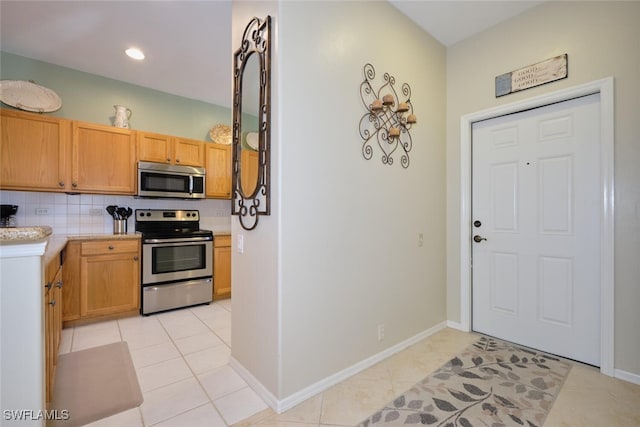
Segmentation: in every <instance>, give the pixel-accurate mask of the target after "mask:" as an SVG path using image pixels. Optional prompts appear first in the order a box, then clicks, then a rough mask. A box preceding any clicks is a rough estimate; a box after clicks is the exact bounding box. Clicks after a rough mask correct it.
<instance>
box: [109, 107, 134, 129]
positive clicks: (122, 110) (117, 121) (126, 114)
mask: <svg viewBox="0 0 640 427" xmlns="http://www.w3.org/2000/svg"><path fill="white" fill-rule="evenodd" d="M113 108H115V109H116V116H115V118H114V119H113V125H114V126H115V127H118V128H125V129H129V119H130V118H131V110H130V109H128V108H127V107H125V106H124V105H114V106H113Z"/></svg>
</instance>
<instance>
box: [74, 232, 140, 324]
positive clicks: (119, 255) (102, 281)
mask: <svg viewBox="0 0 640 427" xmlns="http://www.w3.org/2000/svg"><path fill="white" fill-rule="evenodd" d="M65 265H68V268H67V274H66V277H68V282H69V283H67V286H66V288H65V294H64V295H65V300H64V304H63V320H65V321H72V320H78V319H85V318H96V317H102V316H109V315H115V314H122V313H129V312H135V311H137V310H139V308H140V240H139V239H113V240H86V241H72V242H70V243H69V245H68V248H67V262H66V263H65Z"/></svg>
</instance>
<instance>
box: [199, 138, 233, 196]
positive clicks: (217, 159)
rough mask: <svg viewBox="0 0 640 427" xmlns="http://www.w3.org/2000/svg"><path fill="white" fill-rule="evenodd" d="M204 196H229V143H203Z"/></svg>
mask: <svg viewBox="0 0 640 427" xmlns="http://www.w3.org/2000/svg"><path fill="white" fill-rule="evenodd" d="M205 160H206V163H205V168H206V170H207V178H206V179H207V180H206V184H205V190H206V196H207V197H210V198H218V199H230V198H231V145H222V144H214V143H207V144H205Z"/></svg>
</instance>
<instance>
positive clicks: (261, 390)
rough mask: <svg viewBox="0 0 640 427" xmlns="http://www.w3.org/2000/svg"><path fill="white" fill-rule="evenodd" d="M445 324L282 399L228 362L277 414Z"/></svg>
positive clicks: (439, 328) (445, 325)
mask: <svg viewBox="0 0 640 427" xmlns="http://www.w3.org/2000/svg"><path fill="white" fill-rule="evenodd" d="M447 326H448V325H447V322H441V323H438V324H437V325H435V326H433V327H431V328H429V329H427V330H425V331H422V332H420V333H419V334H417V335H414V336H413V337H410V338H408V339H406V340H404V341H402V342H400V343H398V344H396V345H394V346H392V347H389V348H387V349H386V350H383V351H381V352H380V353H377V354H374V355H373V356H371V357H369V358H367V359H364V360H362V361H360V362H358V363H356V364H355V365H352V366H350V367H348V368H346V369H343V370H342V371H340V372H337V373H335V374H333V375H330V376H328V377H326V378H324V379H322V380H320V381H318V382H316V383H314V384H312V385H310V386H309V387H306V388H304V389H302V390H300V391H298V392H296V393H294V394H292V395H290V396H288V397H286V398H284V399H281V400H278V399H277V398H276V396H274V395H273V393H271V392H270V391H269V390H267V389H266V388H265V387H264V386H263V385H262V384H261V383H260V381H258V380H257V379H256V378H255V377H254V376H253V375H252V374H251V373H250V372H249V371H247V370H246V369H245V368H244V367H243V366H242V365H241V364H240V363H239V362H238V361H237V360H236V359H234V358H233V357H232V358H231V360H230V362H229V363H230V365H231V367H232V368H234V369H235V370H236V372H237V373H238V375H240V376H241V377H242V378H243V379H244V380H245V381H246V382H247V383H248V384H249V386H250V387H251V388H252V389H253V390H254V391H255V392H256V393H258V395H260V397H262V398H263V399H264V401H265V402H266V403H267V405H269V406H270V407H271V409H273V410H274V411H275V412H277V413H279V414H280V413H282V412H284V411H286V410H288V409H291V408H293V407H294V406H296V405H298V404H300V403H302V402H304V401H305V400H307V399H309V398H311V397H313V396H315V395H317V394H319V393H322V392H323V391H325V390H327V389H329V388H330V387H332V386H334V385H336V384H338V383H340V382H342V381H344V380H346V379H347V378H349V377H352V376H353V375H355V374H357V373H359V372H361V371H363V370H365V369H367V368H370V367H371V366H373V365H375V364H376V363H378V362H381V361H382V360H384V359H386V358H388V357H390V356H393V355H394V354H396V353H398V352H400V351H402V350H404V349H405V348H407V347H409V346H410V345H413V344H415V343H417V342H419V341H421V340H423V339H425V338H427V337H429V336H431V335H433V334H435V333H436V332H438V331H441V330H442V329H444V328H446V327H447Z"/></svg>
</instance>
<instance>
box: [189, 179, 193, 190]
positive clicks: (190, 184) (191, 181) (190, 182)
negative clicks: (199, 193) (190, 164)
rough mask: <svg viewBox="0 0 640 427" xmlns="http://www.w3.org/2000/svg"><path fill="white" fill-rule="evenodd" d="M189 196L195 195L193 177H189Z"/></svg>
mask: <svg viewBox="0 0 640 427" xmlns="http://www.w3.org/2000/svg"><path fill="white" fill-rule="evenodd" d="M189 194H193V175H189Z"/></svg>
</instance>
